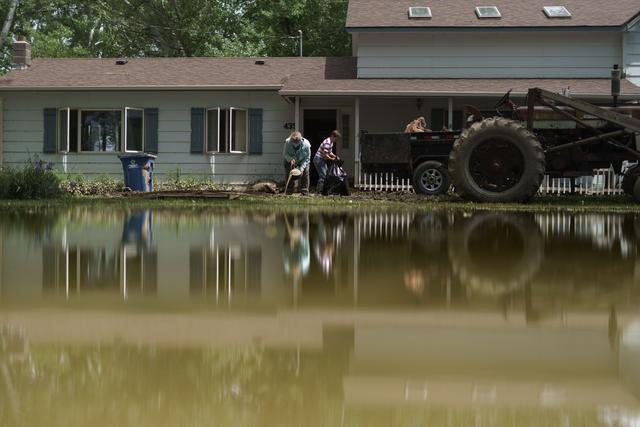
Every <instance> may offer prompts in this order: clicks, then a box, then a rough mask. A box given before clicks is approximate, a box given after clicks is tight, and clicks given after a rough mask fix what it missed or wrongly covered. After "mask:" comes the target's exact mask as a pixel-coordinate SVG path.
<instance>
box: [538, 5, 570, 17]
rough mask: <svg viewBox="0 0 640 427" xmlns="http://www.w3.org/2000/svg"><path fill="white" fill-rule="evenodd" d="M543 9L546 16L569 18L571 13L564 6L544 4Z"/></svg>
mask: <svg viewBox="0 0 640 427" xmlns="http://www.w3.org/2000/svg"><path fill="white" fill-rule="evenodd" d="M543 9H544V14H545V15H547V18H571V13H570V12H569V11H568V10H567V8H566V7H564V6H545V7H544V8H543Z"/></svg>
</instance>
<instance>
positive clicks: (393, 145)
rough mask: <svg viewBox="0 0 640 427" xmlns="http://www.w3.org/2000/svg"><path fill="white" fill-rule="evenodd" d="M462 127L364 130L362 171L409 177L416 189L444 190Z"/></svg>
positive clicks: (434, 193) (422, 191) (427, 192)
mask: <svg viewBox="0 0 640 427" xmlns="http://www.w3.org/2000/svg"><path fill="white" fill-rule="evenodd" d="M460 134H461V131H441V132H431V131H430V132H421V133H411V134H407V133H368V132H363V134H362V154H361V156H362V157H361V160H362V171H363V172H365V173H390V174H393V175H394V176H395V177H397V178H399V179H410V180H411V182H412V184H413V188H414V190H415V191H416V192H418V193H422V194H426V195H438V194H444V193H446V192H447V191H448V190H449V187H450V186H451V177H450V176H449V170H448V167H447V164H448V162H449V156H450V154H451V149H452V148H453V144H454V142H455V141H456V140H457V139H458V138H459V137H460Z"/></svg>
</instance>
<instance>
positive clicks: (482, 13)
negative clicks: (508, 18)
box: [476, 6, 502, 19]
mask: <svg viewBox="0 0 640 427" xmlns="http://www.w3.org/2000/svg"><path fill="white" fill-rule="evenodd" d="M476 15H477V16H478V18H479V19H499V18H502V14H500V10H499V9H498V6H478V7H476Z"/></svg>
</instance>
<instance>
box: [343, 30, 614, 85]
mask: <svg viewBox="0 0 640 427" xmlns="http://www.w3.org/2000/svg"><path fill="white" fill-rule="evenodd" d="M356 52H357V57H358V77H359V78H436V79H437V78H460V79H469V78H485V79H486V78H501V79H508V78H607V77H609V76H610V72H611V71H610V70H611V68H612V66H613V64H619V63H620V62H621V59H622V33H621V32H619V31H618V32H575V33H567V32H562V33H558V32H462V33H457V32H453V31H450V32H435V31H434V32H418V33H412V32H402V33H386V32H382V33H360V34H359V38H358V47H357V50H356Z"/></svg>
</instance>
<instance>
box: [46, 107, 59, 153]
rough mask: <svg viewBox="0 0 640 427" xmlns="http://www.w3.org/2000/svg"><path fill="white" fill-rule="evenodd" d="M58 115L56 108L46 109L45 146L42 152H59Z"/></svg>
mask: <svg viewBox="0 0 640 427" xmlns="http://www.w3.org/2000/svg"><path fill="white" fill-rule="evenodd" d="M57 115H58V114H57V110H56V109H55V108H45V109H44V146H43V149H42V152H43V153H46V154H55V153H57V152H58V150H57V147H56V139H57V138H56V128H57V126H56V122H57V121H58V120H57Z"/></svg>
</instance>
